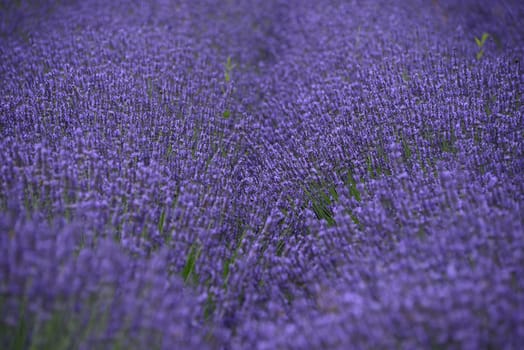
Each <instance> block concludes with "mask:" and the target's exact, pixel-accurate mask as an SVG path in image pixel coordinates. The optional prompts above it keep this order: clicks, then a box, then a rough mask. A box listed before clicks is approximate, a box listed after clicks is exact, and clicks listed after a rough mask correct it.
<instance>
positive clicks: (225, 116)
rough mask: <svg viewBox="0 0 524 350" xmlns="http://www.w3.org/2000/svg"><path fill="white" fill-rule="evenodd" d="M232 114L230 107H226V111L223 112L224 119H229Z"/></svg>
mask: <svg viewBox="0 0 524 350" xmlns="http://www.w3.org/2000/svg"><path fill="white" fill-rule="evenodd" d="M230 116H231V111H230V110H229V109H226V110H225V111H224V113H222V117H224V119H228V118H229V117H230Z"/></svg>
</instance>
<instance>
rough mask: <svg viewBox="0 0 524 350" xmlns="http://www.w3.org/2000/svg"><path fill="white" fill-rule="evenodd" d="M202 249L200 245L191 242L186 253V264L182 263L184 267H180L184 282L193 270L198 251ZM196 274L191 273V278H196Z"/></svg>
mask: <svg viewBox="0 0 524 350" xmlns="http://www.w3.org/2000/svg"><path fill="white" fill-rule="evenodd" d="M201 250H202V247H200V246H199V244H198V243H193V244H192V245H191V248H190V250H189V254H188V255H187V260H186V264H185V265H184V268H183V269H182V278H183V279H184V281H185V282H188V280H189V278H190V277H191V276H192V275H193V272H194V270H195V265H196V261H197V259H198V257H199V256H200V252H201ZM196 277H197V276H195V275H193V279H196Z"/></svg>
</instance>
